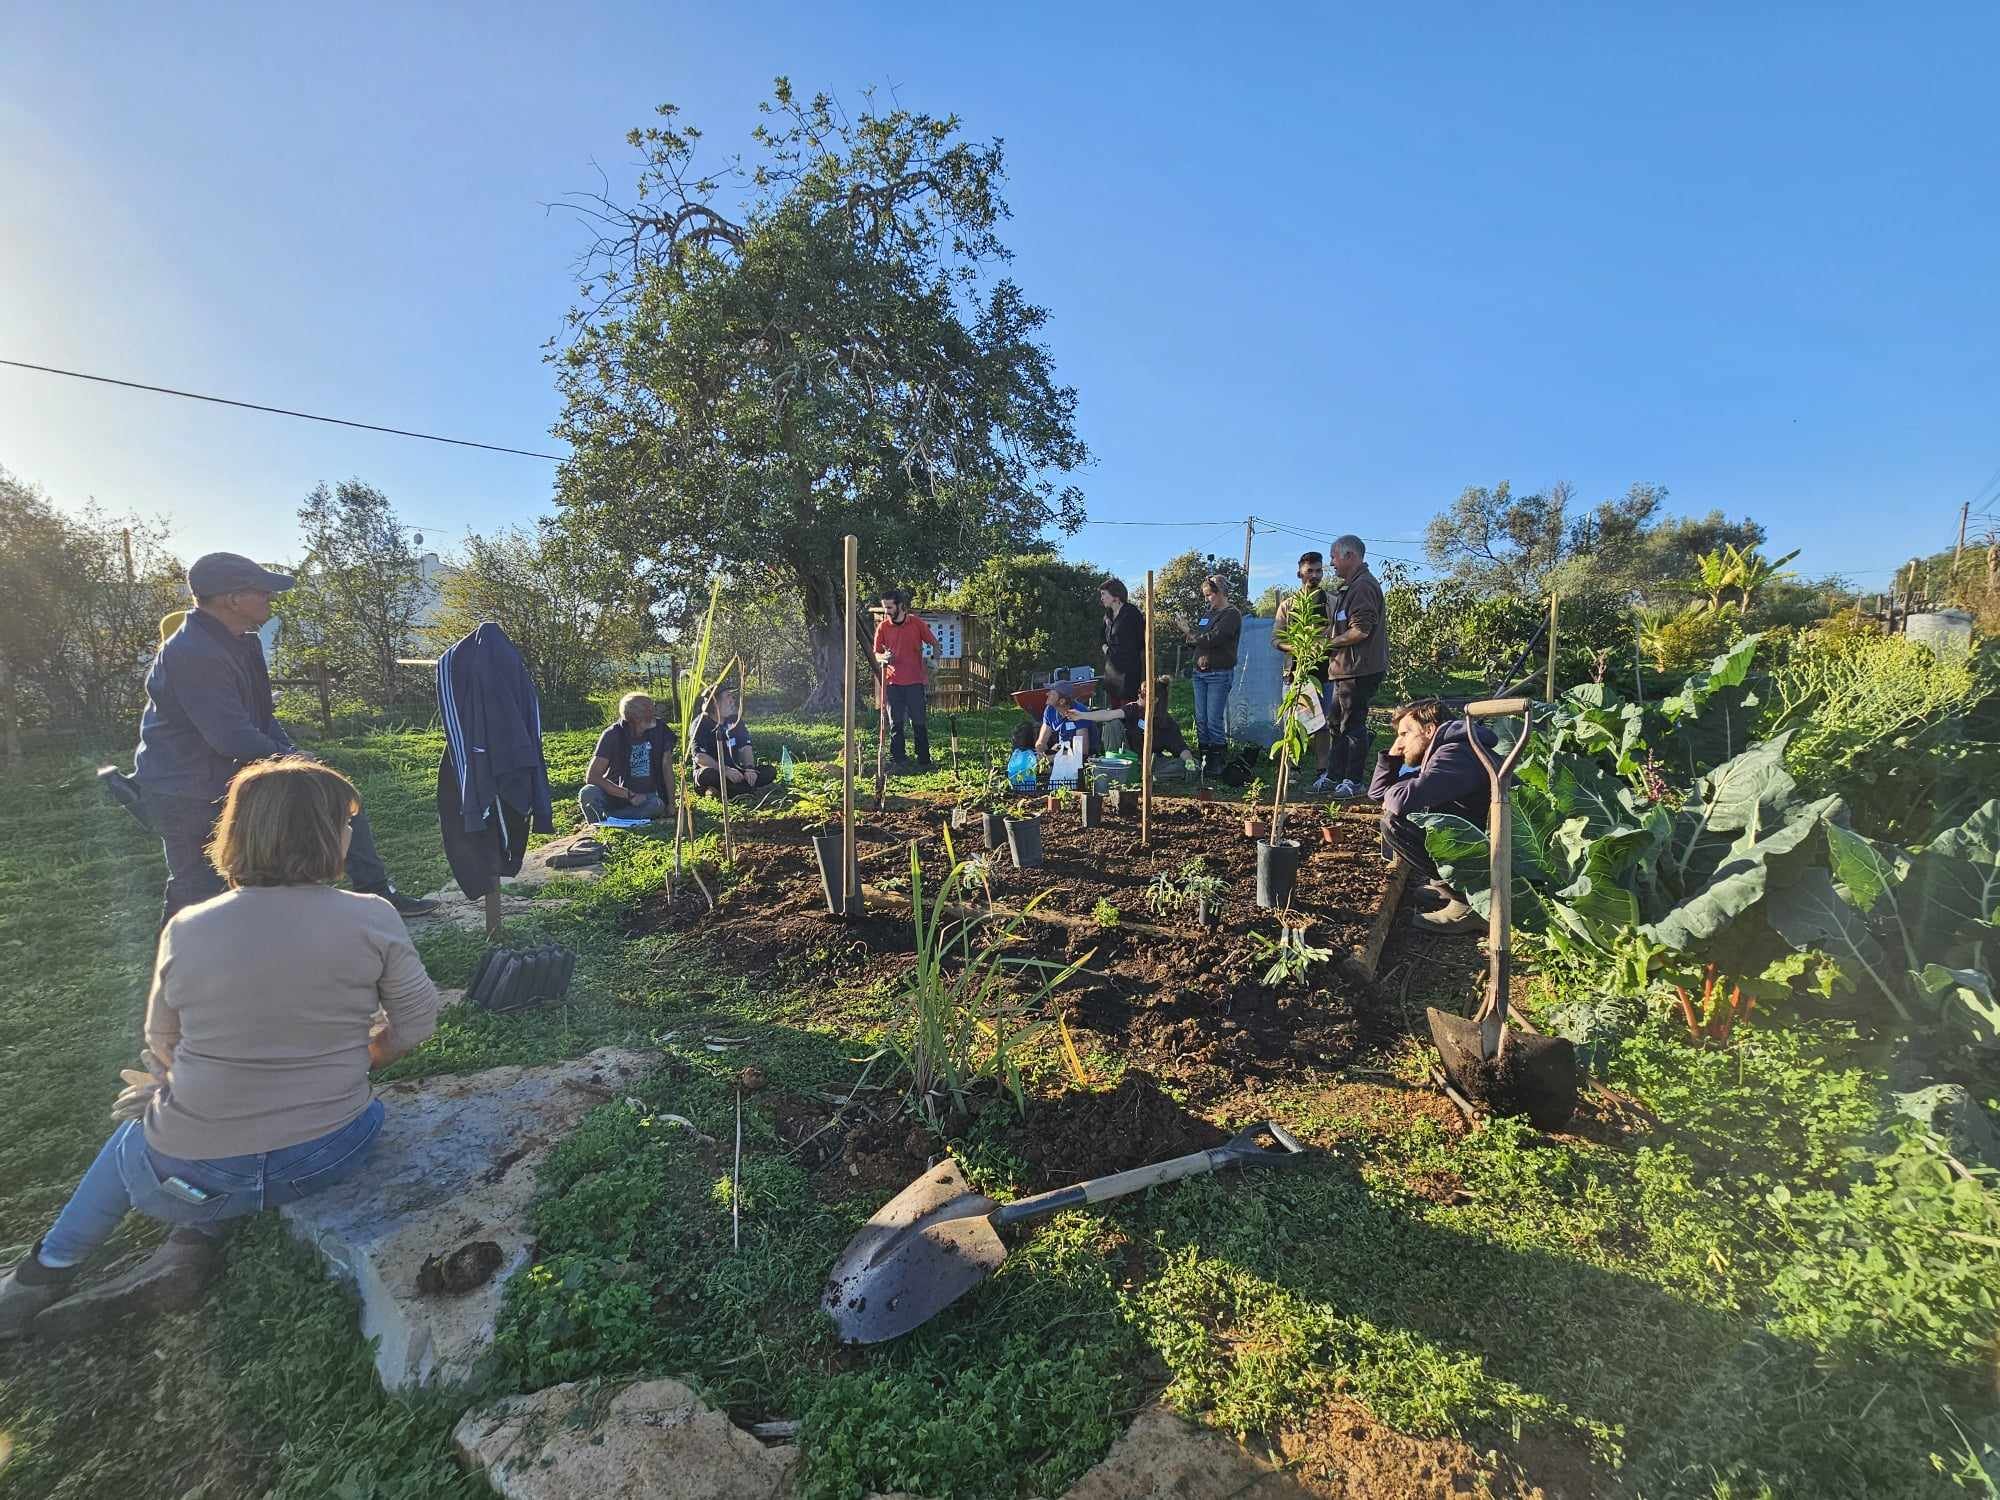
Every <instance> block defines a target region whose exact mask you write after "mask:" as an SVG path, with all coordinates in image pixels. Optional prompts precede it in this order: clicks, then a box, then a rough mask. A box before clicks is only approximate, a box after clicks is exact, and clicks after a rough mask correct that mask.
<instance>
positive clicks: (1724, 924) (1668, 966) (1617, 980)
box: [1418, 740, 1839, 994]
mask: <svg viewBox="0 0 2000 1500" xmlns="http://www.w3.org/2000/svg"><path fill="white" fill-rule="evenodd" d="M1509 796H1510V798H1511V800H1512V803H1513V807H1514V814H1515V816H1514V819H1513V823H1514V882H1515V885H1514V893H1513V896H1514V907H1513V912H1514V922H1515V925H1516V926H1518V927H1521V928H1523V929H1524V930H1526V931H1528V932H1530V933H1533V934H1535V935H1536V936H1538V937H1541V938H1543V939H1544V940H1545V941H1547V942H1548V943H1549V944H1550V945H1551V946H1553V947H1555V948H1556V949H1557V950H1558V951H1560V952H1562V953H1563V954H1564V956H1565V957H1567V958H1569V959H1570V960H1572V961H1573V962H1577V963H1581V964H1583V965H1585V966H1586V967H1590V968H1594V969H1598V970H1602V971H1603V972H1604V973H1605V976H1606V980H1607V982H1608V983H1610V984H1612V985H1614V986H1616V987H1618V988H1620V989H1622V990H1623V992H1625V993H1628V994H1636V993H1640V992H1643V991H1644V990H1645V989H1646V988H1647V986H1648V985H1649V983H1650V980H1651V978H1652V977H1653V975H1654V974H1655V973H1660V972H1663V973H1665V974H1666V975H1667V976H1669V977H1682V978H1684V977H1685V976H1687V975H1689V974H1692V973H1696V972H1699V971H1700V969H1701V968H1702V967H1703V966H1704V965H1705V964H1708V963H1711V962H1714V963H1720V964H1721V965H1722V966H1723V967H1724V968H1726V969H1727V970H1729V971H1730V972H1732V973H1747V974H1752V975H1763V971H1764V970H1765V969H1766V968H1767V967H1769V966H1770V965H1772V964H1773V963H1774V962H1777V961H1779V960H1781V959H1784V958H1785V957H1787V955H1786V954H1785V953H1784V952H1783V948H1784V945H1783V944H1782V943H1780V942H1778V941H1776V940H1775V939H1774V937H1773V935H1772V933H1771V931H1770V929H1769V926H1768V924H1767V923H1766V921H1765V920H1764V917H1763V914H1762V912H1761V910H1760V907H1761V903H1762V902H1763V901H1764V899H1765V897H1766V895H1767V894H1768V893H1769V892H1770V891H1771V890H1772V889H1774V888H1776V887H1781V886H1785V885H1788V884H1791V883H1793V882H1796V881H1797V880H1798V879H1800V878H1801V877H1802V876H1803V874H1804V873H1805V869H1806V867H1807V866H1808V865H1809V864H1810V862H1811V859H1812V855H1811V852H1810V849H1809V845H1810V842H1811V840H1812V836H1813V833H1814V831H1815V830H1816V829H1818V828H1819V827H1820V826H1821V825H1822V824H1823V823H1824V822H1825V821H1826V820H1827V819H1828V818H1829V817H1830V816H1831V815H1832V814H1833V813H1834V812H1835V811H1836V809H1837V808H1838V806H1839V800H1838V799H1837V798H1830V797H1829V798H1822V799H1819V800H1817V801H1812V800H1808V799H1806V798H1804V797H1803V796H1801V795H1800V793H1799V788H1798V783H1797V782H1796V781H1794V780H1793V779H1792V777H1791V776H1790V775H1788V774H1787V773H1786V771H1785V768H1784V744H1783V741H1782V740H1777V741H1771V742H1769V743H1766V744H1762V745H1757V746H1753V747H1752V748H1751V749H1749V750H1747V751H1745V752H1744V753H1743V754H1742V755H1739V756H1737V757H1736V758H1735V759H1733V760H1731V761H1729V762H1728V763H1727V764H1725V765H1722V766H1718V767H1717V768H1716V769H1715V770H1713V771H1711V772H1709V773H1708V774H1707V775H1705V776H1703V777H1701V778H1700V779H1699V780H1697V781H1696V782H1695V784H1694V786H1693V787H1692V788H1691V789H1690V791H1689V793H1688V795H1687V797H1686V798H1685V800H1684V801H1683V802H1682V803H1681V805H1680V806H1678V807H1668V806H1665V805H1663V804H1654V805H1652V806H1646V805H1645V804H1644V803H1643V801H1642V799H1641V798H1640V797H1639V796H1638V795H1637V794H1636V793H1635V792H1634V791H1633V790H1632V788H1630V787H1629V786H1625V785H1622V784H1620V783H1619V782H1618V781H1616V780H1615V779H1614V778H1613V777H1612V776H1611V775H1610V774H1609V773H1608V772H1606V771H1605V770H1604V769H1603V768H1602V767H1601V766H1599V765H1598V764H1596V763H1595V762H1593V761H1589V760H1585V759H1583V758H1582V757H1579V756H1566V755H1556V756H1550V757H1546V758H1532V759H1527V758H1524V760H1523V762H1522V766H1521V769H1520V771H1519V773H1518V775H1517V779H1516V782H1515V785H1514V787H1513V788H1512V790H1511V791H1510V793H1509ZM1418 821H1419V822H1420V823H1422V824H1423V825H1424V826H1425V828H1426V833H1425V844H1426V847H1427V848H1428V849H1429V851H1430V854H1431V857H1432V858H1433V859H1435V860H1437V861H1438V865H1439V870H1440V873H1441V874H1442V876H1443V878H1444V879H1445V880H1446V881H1448V882H1449V883H1450V884H1451V885H1453V886H1454V887H1456V888H1458V889H1460V890H1463V891H1465V892H1466V893H1467V899H1468V900H1469V901H1470V902H1471V903H1472V905H1473V906H1474V907H1475V909H1477V910H1479V911H1480V912H1482V913H1484V912H1485V911H1486V910H1487V909H1488V904H1489V901H1490V893H1489V890H1488V886H1487V847H1486V845H1487V840H1486V833H1485V830H1484V829H1482V828H1480V827H1479V826H1478V825H1477V824H1475V823H1471V822H1469V821H1467V820H1466V819H1464V818H1460V817H1457V816H1455V815H1453V814H1441V813H1427V814H1423V815H1421V816H1420V817H1419V818H1418ZM1792 977H1796V976H1795V975H1794V974H1791V973H1783V974H1781V973H1775V972H1774V973H1773V974H1771V975H1769V976H1766V977H1765V981H1764V982H1766V983H1769V984H1771V985H1773V986H1776V987H1779V988H1782V987H1783V986H1784V985H1785V984H1787V983H1789V980H1790V979H1791V978H1792Z"/></svg>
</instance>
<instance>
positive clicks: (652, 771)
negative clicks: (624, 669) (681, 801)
mask: <svg viewBox="0 0 2000 1500" xmlns="http://www.w3.org/2000/svg"><path fill="white" fill-rule="evenodd" d="M675 738H676V736H675V734H674V732H673V731H672V730H671V729H669V728H667V726H666V725H664V724H662V723H661V722H660V714H659V710H658V709H657V708H656V707H655V706H654V704H653V700H652V699H651V698H649V697H647V696H646V694H644V693H627V694H626V695H625V696H624V697H622V698H620V699H619V700H618V722H617V723H615V724H613V725H611V726H610V727H609V728H608V729H606V730H605V731H604V733H602V734H600V735H599V736H598V737H597V749H596V751H595V753H593V754H592V755H591V757H590V769H589V770H588V771H586V772H585V773H584V778H583V788H582V790H581V791H579V792H578V793H577V797H576V801H577V806H578V807H580V808H581V809H582V810H583V820H584V822H586V823H602V822H603V821H604V820H605V819H606V818H608V817H612V818H664V817H665V816H666V815H667V814H668V813H670V812H672V811H673V810H674V782H673V764H674V741H675Z"/></svg>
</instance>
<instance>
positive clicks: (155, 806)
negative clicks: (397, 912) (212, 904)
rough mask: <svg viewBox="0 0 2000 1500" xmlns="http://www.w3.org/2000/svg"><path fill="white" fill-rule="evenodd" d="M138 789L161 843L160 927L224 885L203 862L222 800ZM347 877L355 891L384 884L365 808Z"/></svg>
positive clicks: (386, 881)
mask: <svg viewBox="0 0 2000 1500" xmlns="http://www.w3.org/2000/svg"><path fill="white" fill-rule="evenodd" d="M139 795H140V796H141V798H143V799H144V802H145V805H146V816H147V817H148V818H150V819H152V823H153V827H154V828H155V829H156V830H158V832H159V835H160V843H161V844H162V845H164V846H165V848H166V854H167V892H166V898H165V900H164V901H163V903H162V905H161V910H160V925H161V926H162V927H164V926H166V925H167V923H169V922H171V921H172V920H173V918H174V913H175V912H177V911H179V910H181V908H183V907H186V906H193V905H195V904H197V903H198V902H202V901H207V900H209V899H211V898H212V897H215V896H220V895H221V894H222V893H223V892H224V891H226V890H228V889H229V887H228V885H227V884H225V883H224V881H223V879H222V877H221V876H220V875H218V874H217V873H216V870H215V866H214V865H212V864H210V863H209V862H208V841H209V840H210V839H211V838H213V837H214V836H215V823H216V819H218V818H220V817H221V816H222V804H221V802H219V801H217V802H210V801H208V800H207V799H206V798H203V797H178V796H174V795H172V794H171V793H166V792H149V791H147V790H146V789H145V787H144V786H143V785H142V786H141V787H140V790H139ZM347 880H348V883H349V884H350V885H352V886H353V887H354V888H355V889H356V890H357V891H370V892H373V893H374V894H376V895H380V894H382V893H383V892H385V891H387V890H388V889H389V870H388V867H387V866H385V865H384V864H383V863H382V856H381V855H380V854H378V853H376V851H375V830H374V828H373V827H372V826H371V825H370V824H369V822H368V814H367V813H366V812H358V813H356V814H355V815H354V838H353V839H352V841H350V842H349V844H348V846H347Z"/></svg>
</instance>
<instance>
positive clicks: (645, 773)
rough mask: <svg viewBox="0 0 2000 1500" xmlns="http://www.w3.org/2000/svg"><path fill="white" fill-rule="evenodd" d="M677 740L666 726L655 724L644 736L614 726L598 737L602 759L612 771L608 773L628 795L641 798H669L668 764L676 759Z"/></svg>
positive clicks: (621, 726)
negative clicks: (667, 794)
mask: <svg viewBox="0 0 2000 1500" xmlns="http://www.w3.org/2000/svg"><path fill="white" fill-rule="evenodd" d="M673 746H674V737H673V733H672V732H671V731H670V730H669V729H668V728H667V726H666V725H664V724H660V723H655V724H654V725H653V727H652V728H651V729H649V730H647V731H646V732H645V733H644V734H642V735H636V736H635V735H634V734H633V733H632V731H631V730H630V729H628V728H627V727H626V726H625V725H624V724H623V723H618V724H613V725H612V726H611V727H610V728H609V729H607V730H605V731H604V733H602V734H600V735H599V736H598V737H597V751H596V753H597V754H598V755H601V756H603V757H604V759H605V762H606V764H607V765H608V766H609V767H610V769H609V771H608V772H607V773H606V774H607V775H608V776H609V777H610V779H611V780H613V781H615V782H617V783H618V784H619V785H620V786H622V787H624V788H625V790H626V791H628V792H636V793H638V794H639V795H640V796H645V795H647V794H648V793H655V794H657V795H659V796H665V795H666V790H667V764H668V762H669V761H671V760H672V758H673V753H674V750H673Z"/></svg>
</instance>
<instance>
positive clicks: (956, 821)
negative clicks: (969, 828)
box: [951, 807, 979, 828]
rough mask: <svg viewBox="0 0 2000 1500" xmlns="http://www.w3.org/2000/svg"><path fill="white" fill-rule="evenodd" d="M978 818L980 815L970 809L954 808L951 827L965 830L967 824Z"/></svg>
mask: <svg viewBox="0 0 2000 1500" xmlns="http://www.w3.org/2000/svg"><path fill="white" fill-rule="evenodd" d="M978 816H979V815H978V814H977V813H975V812H974V811H973V810H972V809H971V808H969V807H954V808H953V809H952V810H951V826H952V827H954V828H964V827H965V826H966V825H967V824H969V823H971V821H972V820H973V819H974V818H976V817H978Z"/></svg>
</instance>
